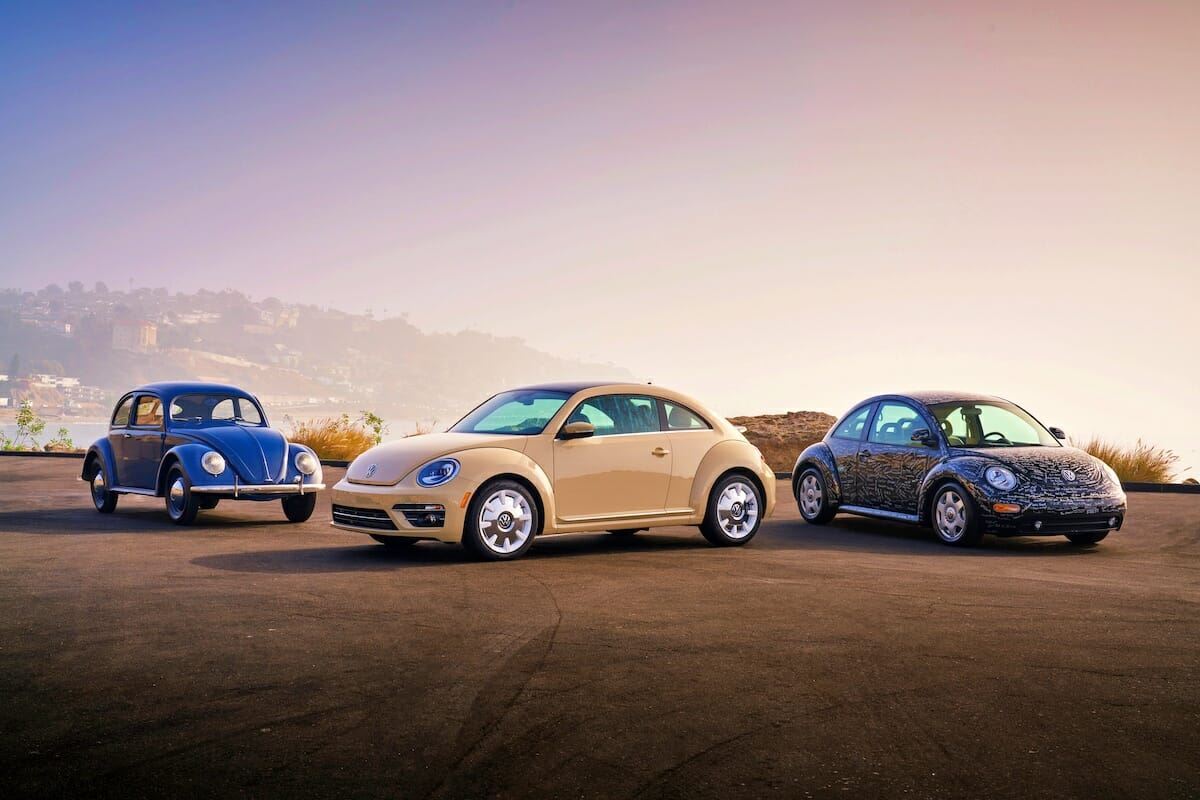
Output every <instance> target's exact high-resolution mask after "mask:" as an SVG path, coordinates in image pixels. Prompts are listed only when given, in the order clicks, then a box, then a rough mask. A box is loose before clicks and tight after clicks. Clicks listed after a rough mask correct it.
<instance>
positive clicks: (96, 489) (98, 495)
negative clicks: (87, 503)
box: [92, 469, 108, 505]
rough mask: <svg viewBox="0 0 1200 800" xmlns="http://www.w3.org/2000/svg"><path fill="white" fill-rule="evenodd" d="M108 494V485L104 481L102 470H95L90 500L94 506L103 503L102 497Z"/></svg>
mask: <svg viewBox="0 0 1200 800" xmlns="http://www.w3.org/2000/svg"><path fill="white" fill-rule="evenodd" d="M107 492H108V483H107V482H106V481H105V480H104V470H102V469H98V470H96V474H95V475H93V476H92V500H93V501H95V503H96V505H102V504H103V503H104V496H105V494H106V493H107Z"/></svg>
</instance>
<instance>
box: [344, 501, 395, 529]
mask: <svg viewBox="0 0 1200 800" xmlns="http://www.w3.org/2000/svg"><path fill="white" fill-rule="evenodd" d="M333 521H334V522H337V523H340V524H342V525H353V526H354V527H356V528H370V529H371V530H376V531H394V530H396V523H394V522H392V518H391V517H389V516H388V514H387V512H386V511H380V510H379V509H377V508H351V507H350V506H339V505H335V506H334V507H333Z"/></svg>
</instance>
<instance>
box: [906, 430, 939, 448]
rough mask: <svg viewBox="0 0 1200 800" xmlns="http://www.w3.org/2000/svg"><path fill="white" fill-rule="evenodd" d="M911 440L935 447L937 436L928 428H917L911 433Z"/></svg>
mask: <svg viewBox="0 0 1200 800" xmlns="http://www.w3.org/2000/svg"><path fill="white" fill-rule="evenodd" d="M911 438H912V440H913V441H914V442H920V443H921V444H923V445H925V446H926V447H937V437H935V436H934V435H933V434H932V433H930V432H929V428H917V429H916V430H915V431H913V433H912V437H911Z"/></svg>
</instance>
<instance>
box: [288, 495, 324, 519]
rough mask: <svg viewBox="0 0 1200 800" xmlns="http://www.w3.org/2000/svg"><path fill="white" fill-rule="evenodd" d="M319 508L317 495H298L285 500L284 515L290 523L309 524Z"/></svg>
mask: <svg viewBox="0 0 1200 800" xmlns="http://www.w3.org/2000/svg"><path fill="white" fill-rule="evenodd" d="M316 507H317V496H316V495H315V494H297V495H292V496H291V497H285V498H283V515H284V516H285V517H287V520H288V522H308V518H309V517H311V516H312V515H313V509H314V508H316Z"/></svg>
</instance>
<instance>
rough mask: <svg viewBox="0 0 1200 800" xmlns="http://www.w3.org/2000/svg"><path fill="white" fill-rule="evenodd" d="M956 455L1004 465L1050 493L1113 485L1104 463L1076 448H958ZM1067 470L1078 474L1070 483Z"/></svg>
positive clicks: (955, 450) (955, 451) (955, 449)
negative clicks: (1049, 490) (1065, 473)
mask: <svg viewBox="0 0 1200 800" xmlns="http://www.w3.org/2000/svg"><path fill="white" fill-rule="evenodd" d="M953 453H954V454H955V455H971V456H975V457H977V458H979V459H980V460H981V461H983V462H984V463H985V465H986V464H993V463H996V464H1003V465H1004V466H1006V467H1010V468H1011V469H1012V470H1013V471H1014V472H1016V473H1017V475H1018V477H1021V478H1024V479H1025V480H1027V481H1032V482H1034V483H1036V484H1037V485H1039V486H1041V487H1043V488H1046V489H1062V490H1064V491H1067V492H1070V491H1072V490H1076V491H1077V490H1080V489H1102V488H1108V487H1109V486H1110V485H1111V483H1112V482H1111V481H1110V480H1109V478H1108V475H1107V474H1106V473H1105V471H1104V467H1103V465H1102V462H1101V461H1100V460H1099V459H1097V458H1096V457H1095V456H1092V455H1089V454H1088V453H1086V452H1084V451H1083V450H1079V449H1078V448H1075V447H981V448H954V450H953ZM1064 470H1066V471H1069V472H1070V473H1073V474H1074V479H1073V480H1068V478H1067V476H1066V475H1064Z"/></svg>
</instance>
